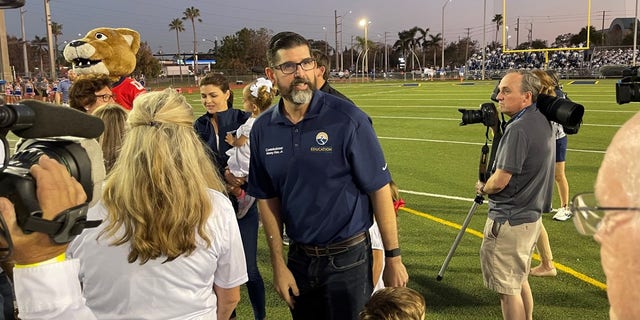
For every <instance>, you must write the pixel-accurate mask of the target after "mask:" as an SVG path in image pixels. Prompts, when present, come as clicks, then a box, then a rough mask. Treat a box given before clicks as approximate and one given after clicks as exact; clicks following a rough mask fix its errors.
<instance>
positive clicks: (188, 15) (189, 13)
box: [182, 6, 202, 76]
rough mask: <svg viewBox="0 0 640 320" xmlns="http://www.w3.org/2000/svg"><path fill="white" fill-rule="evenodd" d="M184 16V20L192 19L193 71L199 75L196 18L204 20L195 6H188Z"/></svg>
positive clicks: (199, 20)
mask: <svg viewBox="0 0 640 320" xmlns="http://www.w3.org/2000/svg"><path fill="white" fill-rule="evenodd" d="M182 14H183V15H184V16H183V17H182V20H191V28H192V30H193V69H194V70H193V72H194V74H195V75H196V76H197V75H198V41H196V19H197V20H198V22H202V19H200V9H197V8H194V7H193V6H192V7H190V8H187V9H185V10H184V12H183V13H182Z"/></svg>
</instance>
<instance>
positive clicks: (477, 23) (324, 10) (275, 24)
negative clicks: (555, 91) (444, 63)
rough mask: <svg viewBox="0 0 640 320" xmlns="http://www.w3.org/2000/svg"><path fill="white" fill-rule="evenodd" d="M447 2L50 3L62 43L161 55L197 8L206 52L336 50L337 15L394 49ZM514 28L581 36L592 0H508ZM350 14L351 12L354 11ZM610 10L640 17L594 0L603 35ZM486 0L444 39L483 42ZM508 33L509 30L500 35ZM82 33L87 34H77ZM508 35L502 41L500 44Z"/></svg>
mask: <svg viewBox="0 0 640 320" xmlns="http://www.w3.org/2000/svg"><path fill="white" fill-rule="evenodd" d="M26 2H27V4H26V6H25V7H24V8H25V9H26V13H25V17H24V19H25V29H26V38H27V40H33V39H34V37H35V36H36V35H38V36H46V28H45V16H44V2H43V1H42V0H40V1H36V0H26ZM445 2H446V0H396V1H382V0H318V1H313V2H312V1H299V0H298V1H291V0H277V1H268V0H261V1H256V0H245V1H229V0H227V1H212V0H208V1H205V0H201V1H165V0H126V1H125V0H107V1H87V0H51V1H50V7H51V16H52V20H53V21H55V22H57V23H59V24H62V26H63V29H62V31H63V35H62V36H61V37H60V38H59V39H58V44H59V46H60V47H61V48H62V46H63V42H64V41H66V40H73V39H77V38H80V37H82V36H84V34H85V33H86V32H87V31H89V30H91V29H93V28H96V27H103V26H104V27H128V28H132V29H135V30H137V31H138V32H140V34H141V37H142V41H146V42H148V43H149V45H150V46H151V49H152V50H153V51H154V52H157V51H159V50H162V51H163V52H165V53H174V52H175V51H176V47H177V46H176V33H175V31H169V27H168V25H169V23H170V22H171V20H173V19H174V18H179V17H182V12H183V11H184V10H185V9H186V8H187V7H191V6H194V7H196V8H198V9H200V14H201V19H202V23H198V22H196V36H197V39H198V41H199V42H198V51H200V52H206V51H207V49H209V48H211V47H212V46H213V43H211V42H208V41H203V40H202V39H210V40H215V39H216V37H217V38H218V39H222V38H223V37H224V36H226V35H231V34H234V33H235V32H236V31H238V30H240V29H241V28H243V27H247V28H252V29H259V28H262V27H264V28H267V29H270V30H272V31H273V32H274V33H277V32H280V31H285V30H288V31H295V32H298V33H300V34H302V35H304V36H305V37H307V38H311V39H315V40H324V39H325V37H326V38H327V40H328V42H329V44H330V45H332V46H335V36H334V33H335V27H334V20H335V19H334V10H337V14H338V15H339V16H342V18H340V19H339V20H341V21H342V26H343V27H342V28H343V29H342V30H343V45H344V46H347V47H348V46H350V43H351V38H352V36H364V31H363V28H362V27H360V26H359V25H358V21H359V20H361V19H363V18H366V19H368V20H369V21H371V23H370V24H369V29H368V34H369V39H370V40H372V41H379V42H383V41H384V34H385V32H386V33H387V43H389V44H392V43H393V42H395V40H397V34H398V32H399V31H402V30H407V29H410V28H412V27H414V26H418V27H421V28H429V30H430V31H429V32H430V33H431V34H436V33H440V32H442V27H441V23H442V20H441V19H442V8H443V5H444V4H445ZM506 2H507V14H506V16H507V24H508V26H509V33H510V35H511V39H510V40H509V43H510V44H511V45H512V46H515V42H516V38H518V39H519V41H520V42H526V41H527V37H528V32H529V31H528V29H530V28H531V27H532V29H533V32H532V33H533V38H534V39H543V40H547V41H548V44H551V43H552V42H553V40H554V39H555V37H556V36H557V35H558V34H561V33H577V32H578V31H579V30H580V28H581V27H584V26H585V25H586V24H587V15H588V14H587V12H588V5H587V4H588V0H537V1H523V0H506ZM486 4H487V8H486V9H487V20H486V22H487V24H486V30H487V32H486V41H487V42H490V41H493V40H495V37H496V27H495V24H494V23H492V22H491V19H492V18H493V17H494V15H495V14H496V13H502V0H486ZM349 11H351V13H349ZM603 11H604V16H605V18H604V26H605V28H608V27H609V25H610V23H611V21H612V20H613V19H614V18H618V17H633V16H634V15H635V1H634V0H592V1H591V24H592V25H594V26H595V27H596V29H600V28H601V27H602V22H603V19H602V16H603ZM518 17H519V18H520V33H519V36H516V33H515V27H516V19H517V18H518ZM5 19H6V24H7V34H8V35H13V36H17V37H18V38H20V37H21V33H20V11H19V9H10V10H5ZM184 26H185V31H184V32H182V33H180V47H181V50H182V51H183V52H185V51H191V50H192V46H193V34H192V29H191V22H190V21H185V22H184ZM482 29H483V0H450V2H446V7H445V40H446V41H447V42H448V41H450V40H458V39H459V38H462V37H465V36H466V35H467V32H468V33H469V35H470V36H471V37H472V39H474V40H477V41H478V43H480V44H481V43H482ZM501 32H502V31H501ZM78 34H81V35H82V36H78ZM501 37H502V35H499V38H501Z"/></svg>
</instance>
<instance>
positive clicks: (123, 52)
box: [64, 28, 145, 110]
mask: <svg viewBox="0 0 640 320" xmlns="http://www.w3.org/2000/svg"><path fill="white" fill-rule="evenodd" d="M138 49H140V34H139V33H138V32H136V31H135V30H131V29H127V28H96V29H93V30H91V31H89V32H88V33H87V34H86V35H85V36H84V38H82V39H78V40H74V41H71V42H70V43H69V44H67V45H66V46H65V48H64V58H65V60H67V62H70V63H71V64H72V65H73V69H74V70H75V71H76V73H77V74H78V75H79V76H82V75H86V74H106V75H107V76H109V78H110V79H111V81H112V83H113V84H112V85H111V91H112V92H113V94H114V95H115V98H114V99H115V101H116V102H117V103H118V104H120V105H121V106H122V107H124V108H125V109H127V110H131V108H132V107H133V99H134V98H135V97H136V96H137V95H138V94H140V93H142V92H145V88H144V86H142V85H141V84H140V83H139V82H138V81H136V80H134V79H133V78H131V77H129V75H130V74H131V73H132V72H133V70H134V69H135V68H136V53H137V52H138Z"/></svg>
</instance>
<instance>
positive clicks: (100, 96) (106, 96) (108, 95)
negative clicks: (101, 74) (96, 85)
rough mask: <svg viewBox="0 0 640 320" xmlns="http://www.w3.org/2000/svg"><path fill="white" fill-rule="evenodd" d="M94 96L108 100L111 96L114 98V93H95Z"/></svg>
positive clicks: (104, 100)
mask: <svg viewBox="0 0 640 320" xmlns="http://www.w3.org/2000/svg"><path fill="white" fill-rule="evenodd" d="M96 97H97V98H99V99H102V101H103V102H109V101H110V100H111V98H113V99H114V100H115V98H116V95H115V94H110V93H105V94H96Z"/></svg>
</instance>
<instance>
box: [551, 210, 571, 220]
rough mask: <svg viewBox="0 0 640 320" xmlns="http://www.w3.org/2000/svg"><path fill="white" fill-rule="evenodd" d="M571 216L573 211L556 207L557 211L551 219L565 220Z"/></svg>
mask: <svg viewBox="0 0 640 320" xmlns="http://www.w3.org/2000/svg"><path fill="white" fill-rule="evenodd" d="M572 216H573V213H571V211H570V210H569V209H567V208H566V207H562V208H560V209H558V212H556V214H555V215H554V216H553V220H556V221H567V220H569V219H571V217H572Z"/></svg>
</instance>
